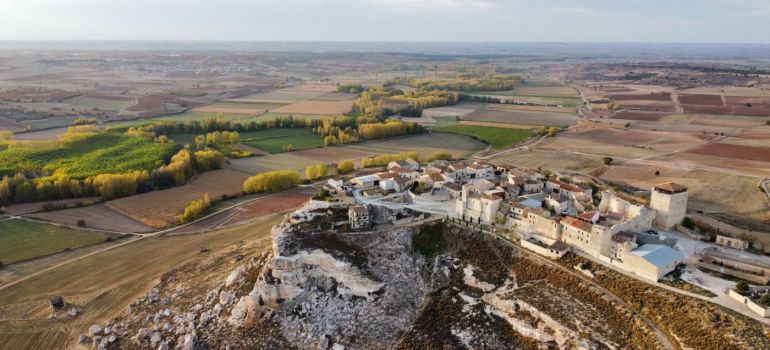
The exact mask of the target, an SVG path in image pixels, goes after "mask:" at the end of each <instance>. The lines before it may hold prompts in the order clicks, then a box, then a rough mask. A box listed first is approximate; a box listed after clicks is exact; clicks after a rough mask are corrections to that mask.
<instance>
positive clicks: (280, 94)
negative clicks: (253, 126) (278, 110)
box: [231, 89, 328, 104]
mask: <svg viewBox="0 0 770 350" xmlns="http://www.w3.org/2000/svg"><path fill="white" fill-rule="evenodd" d="M326 93H328V91H297V90H290V89H282V90H275V91H270V92H266V93H263V94H257V95H251V96H246V97H244V98H238V99H233V100H231V101H234V102H243V103H260V102H261V103H287V104H288V103H294V102H298V101H302V100H309V99H311V98H316V97H318V96H321V95H324V94H326Z"/></svg>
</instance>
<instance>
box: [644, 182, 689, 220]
mask: <svg viewBox="0 0 770 350" xmlns="http://www.w3.org/2000/svg"><path fill="white" fill-rule="evenodd" d="M650 207H651V208H652V209H654V210H655V220H654V221H653V224H654V225H655V227H658V228H661V229H664V230H670V229H671V228H673V227H674V226H676V225H678V224H680V223H681V222H682V220H683V219H684V217H685V214H687V187H685V186H683V185H680V184H677V183H673V182H666V183H663V184H659V185H655V187H653V188H652V195H651V197H650Z"/></svg>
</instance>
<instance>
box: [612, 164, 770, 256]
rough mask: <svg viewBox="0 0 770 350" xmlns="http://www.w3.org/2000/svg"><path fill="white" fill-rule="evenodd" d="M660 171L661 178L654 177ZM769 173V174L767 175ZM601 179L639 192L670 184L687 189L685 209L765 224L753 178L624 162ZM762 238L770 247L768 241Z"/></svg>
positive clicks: (760, 195)
mask: <svg viewBox="0 0 770 350" xmlns="http://www.w3.org/2000/svg"><path fill="white" fill-rule="evenodd" d="M656 171H659V172H660V175H655V172H656ZM769 173H770V172H769ZM601 178H603V179H606V180H609V181H612V182H617V183H626V184H629V185H632V186H635V187H638V188H642V189H650V188H652V186H654V185H656V184H659V183H663V182H668V181H673V182H676V183H681V184H683V185H685V186H687V187H688V188H689V199H688V207H689V208H688V209H689V210H690V211H696V210H703V211H704V212H707V213H724V214H726V215H730V216H734V217H742V218H744V220H767V219H769V218H770V215H769V213H770V212H768V209H769V208H768V204H767V198H766V196H765V194H764V193H762V192H761V191H759V189H758V188H757V186H758V183H759V180H758V179H757V178H753V177H747V176H740V175H731V174H725V173H723V172H715V171H708V170H701V169H690V168H686V167H681V166H675V165H663V164H650V163H648V162H638V161H626V162H623V163H622V164H618V165H612V166H609V167H606V170H605V171H604V173H603V174H602V175H601ZM762 236H764V238H763V239H764V240H765V241H766V242H767V245H766V246H770V237H768V236H767V235H762Z"/></svg>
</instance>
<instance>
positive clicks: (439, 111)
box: [422, 103, 484, 118]
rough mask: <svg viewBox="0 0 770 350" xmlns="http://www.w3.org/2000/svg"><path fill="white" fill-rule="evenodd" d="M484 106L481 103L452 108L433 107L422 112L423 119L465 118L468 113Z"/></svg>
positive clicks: (459, 105)
mask: <svg viewBox="0 0 770 350" xmlns="http://www.w3.org/2000/svg"><path fill="white" fill-rule="evenodd" d="M483 106H484V105H483V104H480V103H478V104H477V103H474V104H458V105H455V106H452V107H433V108H426V109H424V110H423V111H422V115H423V117H430V118H438V117H447V116H449V117H454V116H459V117H463V116H465V115H466V114H468V113H471V112H473V111H475V110H477V109H479V108H482V107H483Z"/></svg>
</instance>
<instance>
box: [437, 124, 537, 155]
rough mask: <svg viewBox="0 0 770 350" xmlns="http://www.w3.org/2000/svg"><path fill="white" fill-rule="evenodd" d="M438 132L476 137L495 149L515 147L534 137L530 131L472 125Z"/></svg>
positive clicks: (457, 126) (447, 128)
mask: <svg viewBox="0 0 770 350" xmlns="http://www.w3.org/2000/svg"><path fill="white" fill-rule="evenodd" d="M436 131H440V132H447V133H452V134H461V135H468V136H474V137H476V138H478V139H479V140H483V141H486V142H487V143H489V144H490V145H492V148H495V149H503V148H506V147H510V146H513V145H515V144H517V143H519V142H521V141H522V140H525V139H527V138H529V137H531V136H532V132H531V131H530V130H524V129H510V128H494V127H486V126H470V125H453V126H445V127H442V128H438V129H436Z"/></svg>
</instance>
